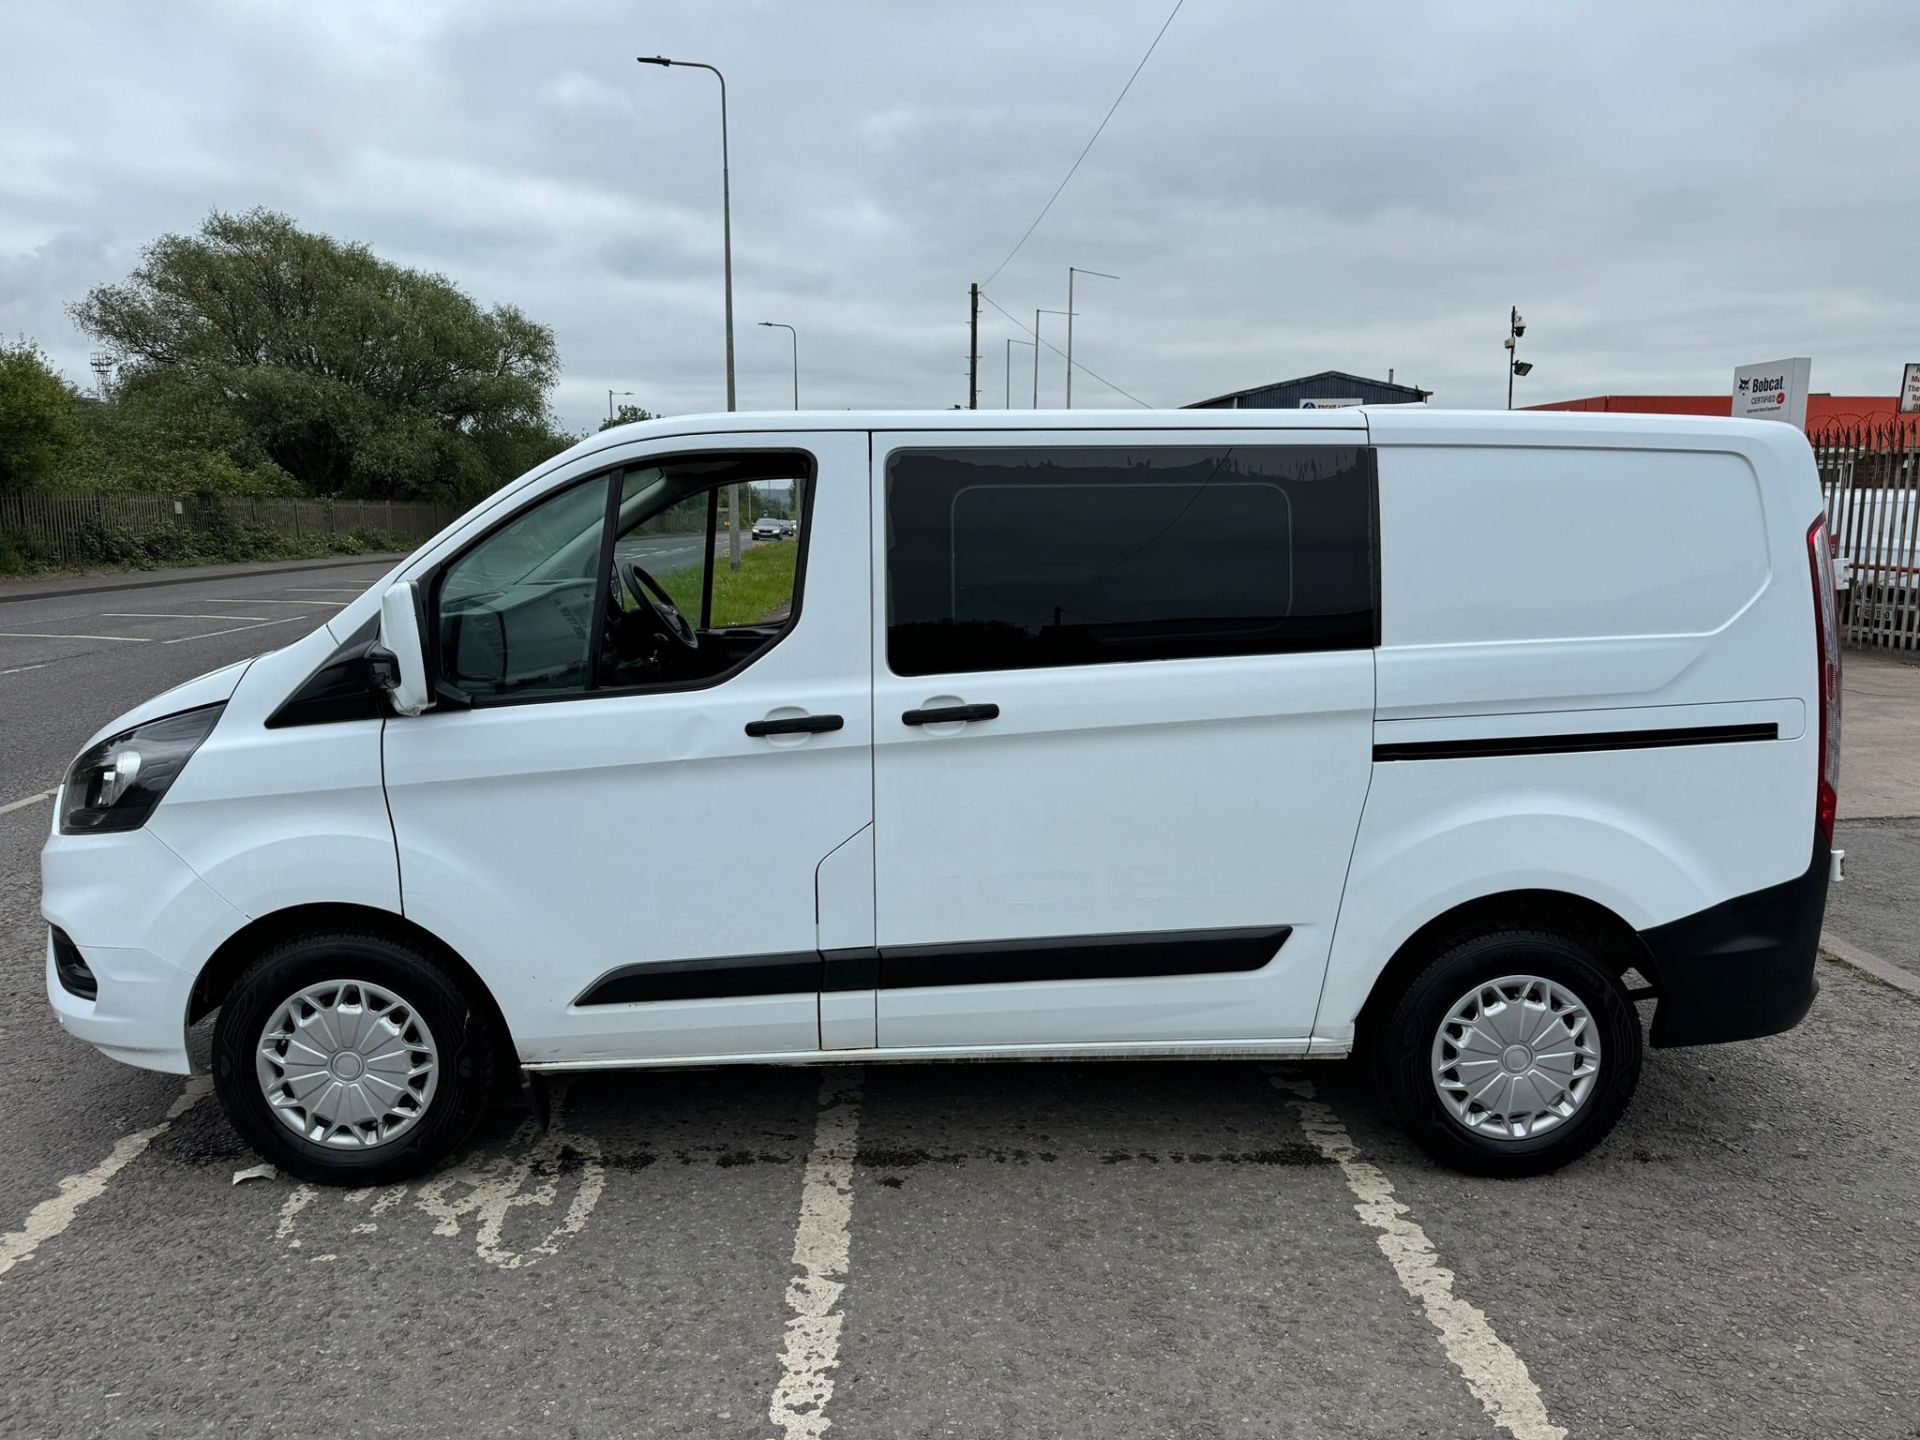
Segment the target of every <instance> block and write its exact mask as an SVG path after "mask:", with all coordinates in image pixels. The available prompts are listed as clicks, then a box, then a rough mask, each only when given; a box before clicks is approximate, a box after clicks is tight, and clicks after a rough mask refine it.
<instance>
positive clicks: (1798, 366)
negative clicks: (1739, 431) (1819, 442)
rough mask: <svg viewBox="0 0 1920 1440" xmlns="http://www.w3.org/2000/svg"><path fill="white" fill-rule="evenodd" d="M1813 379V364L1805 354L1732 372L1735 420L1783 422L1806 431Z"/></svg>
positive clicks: (1743, 366)
mask: <svg viewBox="0 0 1920 1440" xmlns="http://www.w3.org/2000/svg"><path fill="white" fill-rule="evenodd" d="M1812 378H1813V361H1812V360H1810V359H1808V358H1807V357H1806V356H1804V355H1802V356H1800V357H1798V358H1797V359H1793V360H1768V361H1765V362H1763V363H1762V364H1759V365H1742V366H1741V367H1740V368H1739V369H1737V370H1735V371H1734V372H1733V417H1734V419H1736V420H1784V421H1786V422H1787V424H1789V425H1797V426H1799V427H1800V428H1801V429H1802V430H1804V429H1806V428H1807V384H1808V382H1809V381H1810V380H1812Z"/></svg>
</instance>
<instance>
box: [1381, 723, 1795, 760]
mask: <svg viewBox="0 0 1920 1440" xmlns="http://www.w3.org/2000/svg"><path fill="white" fill-rule="evenodd" d="M1779 738H1780V727H1779V726H1778V725H1693V726H1688V727H1685V728H1683V729H1675V730H1596V731H1594V732H1592V733H1590V734H1585V735H1506V736H1489V737H1487V738H1485V739H1474V738H1469V739H1464V740H1408V741H1403V742H1400V743H1397V744H1392V745H1376V746H1374V747H1373V758H1374V759H1375V760H1376V761H1379V760H1480V759H1485V758H1488V757H1490V756H1496V755H1577V754H1580V753H1582V752H1584V751H1590V750H1664V749H1667V748H1668V747H1670V746H1674V745H1731V744H1737V743H1740V742H1742V741H1748V740H1778V739H1779Z"/></svg>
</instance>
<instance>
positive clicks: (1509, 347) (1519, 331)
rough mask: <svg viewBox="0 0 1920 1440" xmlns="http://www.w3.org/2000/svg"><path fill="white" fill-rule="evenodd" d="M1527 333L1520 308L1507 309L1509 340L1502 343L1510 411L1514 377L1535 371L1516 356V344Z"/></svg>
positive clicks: (1516, 306) (1511, 307) (1510, 307)
mask: <svg viewBox="0 0 1920 1440" xmlns="http://www.w3.org/2000/svg"><path fill="white" fill-rule="evenodd" d="M1526 333H1527V322H1526V321H1525V320H1524V319H1522V318H1521V316H1520V307H1519V306H1518V305H1513V306H1509V307H1508V309H1507V338H1506V339H1505V340H1503V341H1501V342H1500V343H1501V345H1502V346H1503V347H1504V348H1505V350H1506V352H1507V409H1509V410H1511V409H1512V408H1513V377H1514V376H1516V375H1525V374H1527V373H1528V372H1529V371H1531V370H1532V369H1533V366H1532V365H1531V364H1530V363H1528V362H1527V361H1525V360H1520V359H1516V358H1515V356H1514V348H1515V342H1516V341H1518V340H1519V338H1520V337H1521V336H1522V335H1524V334H1526Z"/></svg>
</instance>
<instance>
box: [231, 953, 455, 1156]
mask: <svg viewBox="0 0 1920 1440" xmlns="http://www.w3.org/2000/svg"><path fill="white" fill-rule="evenodd" d="M256 1056H257V1059H256V1065H255V1069H256V1071H257V1073H258V1075H259V1079H260V1093H261V1094H262V1095H264V1096H266V1100H267V1104H268V1106H269V1107H270V1108H271V1109H272V1111H273V1113H274V1114H275V1115H278V1116H279V1117H280V1120H281V1122H282V1123H283V1124H284V1125H286V1127H287V1128H288V1129H290V1130H292V1131H293V1133H294V1134H296V1135H299V1136H301V1137H303V1138H304V1139H307V1140H311V1141H313V1142H314V1143H316V1144H319V1145H332V1146H336V1147H339V1148H342V1149H348V1150H354V1149H367V1148H370V1147H372V1146H375V1145H384V1144H386V1143H387V1142H388V1141H390V1140H394V1139H396V1138H398V1137H399V1136H401V1135H403V1134H405V1133H406V1132H407V1131H408V1130H410V1129H412V1128H413V1127H414V1125H416V1124H417V1123H418V1122H419V1120H420V1117H421V1116H422V1115H425V1114H426V1113H427V1106H428V1104H429V1103H431V1101H432V1100H433V1092H434V1087H435V1085H436V1084H437V1083H438V1081H439V1078H440V1055H439V1052H438V1051H437V1050H435V1049H434V1044H433V1032H432V1031H430V1030H428V1029H427V1023H426V1021H424V1020H422V1019H421V1018H420V1016H419V1014H418V1013H417V1012H415V1010H414V1008H413V1007H412V1006H411V1005H409V1004H408V1003H407V1002H406V1001H404V1000H402V999H401V998H400V997H399V996H398V995H395V994H394V993H393V992H392V991H391V990H383V989H381V988H380V987H379V986H378V985H369V984H367V983H366V982H365V981H363V980H329V981H327V982H325V983H324V984H320V985H309V986H308V987H307V988H306V989H304V990H302V991H301V992H300V993H299V994H297V995H294V996H293V997H291V998H290V999H288V1000H287V1001H286V1002H285V1003H284V1004H283V1005H281V1006H280V1007H279V1009H277V1010H275V1011H274V1012H273V1015H272V1017H271V1018H269V1019H268V1021H267V1024H266V1028H265V1029H263V1030H262V1031H261V1032H260V1045H259V1048H258V1051H257V1052H256Z"/></svg>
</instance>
